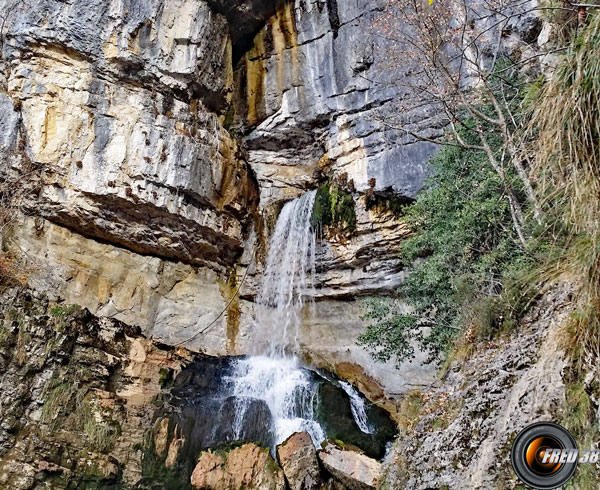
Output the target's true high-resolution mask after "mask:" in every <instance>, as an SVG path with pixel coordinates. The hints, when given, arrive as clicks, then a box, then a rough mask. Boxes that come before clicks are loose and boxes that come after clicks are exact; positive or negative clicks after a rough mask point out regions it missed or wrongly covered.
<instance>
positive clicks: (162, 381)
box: [158, 368, 173, 390]
mask: <svg viewBox="0 0 600 490" xmlns="http://www.w3.org/2000/svg"><path fill="white" fill-rule="evenodd" d="M159 375H160V377H159V379H158V384H159V385H160V387H161V389H163V390H164V389H167V388H169V387H170V386H171V385H172V384H173V370H172V369H169V368H160V371H159Z"/></svg>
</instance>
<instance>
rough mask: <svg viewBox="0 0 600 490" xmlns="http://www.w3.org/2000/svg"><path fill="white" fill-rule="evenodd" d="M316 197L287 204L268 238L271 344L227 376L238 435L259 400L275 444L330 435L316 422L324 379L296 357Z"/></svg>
mask: <svg viewBox="0 0 600 490" xmlns="http://www.w3.org/2000/svg"><path fill="white" fill-rule="evenodd" d="M315 197H316V191H311V192H307V193H305V194H304V195H302V196H301V197H299V198H297V199H294V200H293V201H290V202H288V203H286V204H285V205H284V207H283V209H282V210H281V213H280V215H279V218H278V220H277V223H276V225H275V230H274V232H273V235H272V237H271V240H270V242H269V250H268V255H267V259H266V264H265V270H264V274H263V278H262V283H261V289H260V292H259V294H258V295H257V298H256V322H257V327H258V328H257V329H258V330H259V331H262V332H263V333H264V334H265V337H266V338H265V341H266V342H265V345H266V348H263V349H262V351H259V352H257V355H255V356H251V357H248V358H244V359H239V360H237V361H236V364H235V366H234V369H233V372H232V374H231V376H229V377H228V380H227V381H228V383H229V385H230V386H231V387H232V390H233V394H234V396H235V418H234V421H233V437H235V438H237V439H240V438H241V437H242V434H243V430H244V420H245V416H246V414H247V411H248V410H249V407H250V406H251V405H252V403H253V402H256V401H257V400H258V401H260V402H261V403H264V404H265V405H266V406H267V407H268V409H269V412H270V414H271V417H272V420H273V422H272V423H273V428H272V430H273V434H274V439H275V441H274V445H275V446H276V445H278V444H281V443H282V442H283V441H285V439H287V438H288V437H289V436H290V435H292V434H293V433H294V432H299V431H306V432H308V433H309V434H310V435H311V437H312V439H313V442H314V444H315V446H317V447H319V446H320V444H321V443H322V442H323V441H324V440H325V437H326V435H325V431H324V430H323V427H321V425H320V424H319V422H318V421H317V419H318V417H317V409H318V403H319V383H317V382H315V379H314V378H315V373H314V372H312V371H310V370H308V369H306V368H304V367H302V366H301V364H300V361H299V359H298V357H297V354H298V351H299V338H298V337H299V332H300V325H301V315H302V309H303V306H304V304H305V301H306V300H307V299H309V298H310V299H312V298H313V297H314V291H313V287H314V277H315V247H316V233H315V231H314V230H313V228H312V226H311V218H312V212H313V205H314V202H315ZM342 388H343V389H344V391H346V393H347V394H348V396H349V397H350V403H351V409H352V415H353V417H354V419H355V422H356V424H357V426H358V427H359V428H360V430H362V431H363V432H364V433H368V434H370V433H371V430H370V428H369V425H368V420H367V415H366V410H365V404H364V400H363V399H362V398H361V397H360V395H359V394H358V393H357V392H356V391H355V390H354V388H352V386H351V385H348V384H345V385H344V384H342ZM272 449H274V447H273V448H272Z"/></svg>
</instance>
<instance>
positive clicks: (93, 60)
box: [0, 0, 564, 489]
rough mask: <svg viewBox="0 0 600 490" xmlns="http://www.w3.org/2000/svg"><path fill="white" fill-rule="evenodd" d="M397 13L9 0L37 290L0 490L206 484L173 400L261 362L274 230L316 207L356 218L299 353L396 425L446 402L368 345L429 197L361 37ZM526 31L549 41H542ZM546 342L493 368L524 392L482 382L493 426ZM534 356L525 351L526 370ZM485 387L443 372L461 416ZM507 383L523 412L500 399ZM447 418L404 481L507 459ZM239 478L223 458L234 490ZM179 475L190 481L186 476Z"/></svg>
mask: <svg viewBox="0 0 600 490" xmlns="http://www.w3.org/2000/svg"><path fill="white" fill-rule="evenodd" d="M384 5H385V2H384V1H379V0H376V1H373V0H356V1H344V2H342V1H341V0H315V1H309V0H279V1H277V0H231V1H226V0H173V1H170V2H165V1H162V0H150V1H146V0H111V1H110V2H106V1H103V0H85V1H83V0H70V1H68V2H66V1H63V0H42V1H33V0H0V11H3V12H6V14H5V16H4V17H2V18H0V20H1V21H2V24H1V28H0V29H1V30H0V38H1V45H0V49H1V53H0V54H1V58H0V67H1V71H0V165H1V168H0V178H1V179H2V182H10V183H11V186H12V187H14V190H15V194H16V198H17V200H16V203H17V208H18V209H17V211H18V212H17V213H16V214H15V215H14V216H10V219H9V220H8V221H7V222H6V223H2V224H1V228H0V238H1V240H2V250H3V252H4V253H6V254H7V256H10V257H11V260H15V261H16V263H17V264H18V267H19V268H20V272H22V277H21V279H22V280H21V284H20V285H19V289H15V288H13V287H12V286H14V284H11V285H10V286H11V287H10V288H9V287H8V286H9V285H7V284H3V285H0V287H2V291H3V294H4V296H3V297H2V301H1V302H0V303H1V304H0V317H1V318H2V324H1V325H0V328H1V330H0V368H2V371H3V372H4V373H5V375H4V376H3V378H2V381H1V382H0V390H1V391H0V408H1V409H2V410H1V411H2V416H1V417H0V422H1V424H0V445H1V446H0V478H1V479H0V486H2V485H4V486H7V488H19V489H21V488H23V489H26V488H36V489H37V488H140V489H142V488H162V487H156V486H154V487H153V486H152V485H153V479H154V478H155V477H157V474H158V473H160V478H163V479H166V480H169V481H170V482H171V484H173V485H180V484H182V483H181V481H184V480H185V481H186V484H188V483H189V478H188V476H189V475H188V473H189V474H191V473H192V470H193V469H194V468H193V464H194V463H195V461H193V459H194V458H195V456H196V454H195V453H194V452H193V450H192V449H190V450H189V451H190V452H189V453H187V452H186V451H187V450H188V448H189V447H190V446H189V444H190V443H189V438H188V439H186V437H187V436H186V433H185V431H184V430H183V428H182V426H180V425H177V424H174V423H173V420H172V419H169V417H167V416H166V415H165V413H166V411H168V409H170V408H172V407H170V408H169V407H168V406H167V405H168V404H166V403H165V400H166V399H167V398H168V396H167V394H168V386H167V385H168V384H169V383H170V382H171V381H172V378H173V377H174V376H175V375H176V374H177V373H179V372H180V371H182V370H183V369H184V368H185V367H186V366H187V365H189V364H190V363H191V362H192V361H195V360H198V359H201V357H200V356H199V355H201V354H206V355H209V356H227V355H243V354H246V353H248V352H250V351H251V347H252V346H253V345H254V344H255V343H256V342H257V338H259V336H258V335H257V329H260V325H256V322H255V321H254V319H255V312H254V299H255V296H256V294H257V288H258V285H259V278H260V273H261V272H262V267H263V262H264V258H265V253H266V243H267V240H268V237H269V234H270V232H271V229H272V226H273V223H274V221H275V218H276V216H277V213H278V212H279V210H280V209H281V206H282V205H283V203H284V202H285V201H287V200H290V199H292V198H295V197H297V196H299V195H300V194H302V193H304V192H305V191H307V190H310V189H315V188H322V187H325V188H326V189H327V192H332V193H333V192H337V193H343V195H344V196H346V197H347V198H348V200H347V205H348V207H349V208H351V213H352V215H353V220H352V226H351V227H350V226H349V227H347V229H339V230H338V229H335V227H333V226H332V227H330V228H327V229H325V230H324V232H323V234H322V236H320V237H319V251H318V264H319V267H318V273H317V278H316V280H317V287H316V297H315V305H314V309H312V310H311V311H306V314H305V315H304V318H303V324H302V330H301V335H300V339H299V340H300V345H301V348H302V355H303V356H304V358H305V359H306V360H308V361H310V362H311V363H312V364H313V365H314V366H316V367H324V368H327V369H329V370H331V371H333V372H334V373H336V374H337V375H338V376H340V377H342V378H345V379H348V380H350V381H352V383H353V384H354V385H355V386H357V387H358V388H359V389H360V390H361V391H362V392H363V393H365V394H366V395H367V396H368V397H369V398H370V399H371V400H372V401H373V402H376V403H377V404H378V405H380V406H383V407H384V408H386V409H387V410H388V411H390V412H391V413H392V414H393V415H394V416H396V417H400V416H401V406H402V403H403V402H402V396H403V395H404V394H405V393H406V392H407V390H409V389H410V388H411V387H413V386H414V385H431V383H432V382H434V381H435V368H434V367H433V366H430V365H422V364H421V362H420V361H422V359H421V357H420V355H418V356H417V358H416V359H415V361H414V362H412V363H404V364H403V365H402V366H400V369H399V370H396V369H395V367H394V365H393V364H392V363H376V362H374V361H373V360H372V359H371V358H370V357H369V355H368V354H367V353H366V352H365V351H364V350H363V349H362V348H360V347H358V346H357V345H356V339H357V337H358V336H359V334H360V333H361V332H362V331H363V327H364V325H363V321H362V320H361V315H362V309H361V303H360V301H361V298H363V297H364V296H367V295H371V294H379V293H389V292H392V291H394V290H395V289H396V288H397V287H398V286H399V285H400V284H401V283H402V281H403V279H404V277H405V271H404V268H403V264H402V263H401V261H400V259H399V258H398V252H399V251H400V249H401V246H402V240H403V238H405V237H406V236H407V235H408V234H409V233H410V230H408V229H407V227H406V226H405V225H404V224H403V223H402V221H401V219H400V218H399V217H398V213H397V212H395V210H397V206H401V205H403V204H405V203H406V202H409V201H410V200H411V199H413V198H414V197H415V195H416V194H417V193H418V192H419V190H420V189H421V188H422V185H423V182H424V179H425V178H426V177H427V175H428V169H427V161H428V160H429V159H430V158H431V156H432V155H433V154H434V153H435V151H436V147H435V145H433V144H432V143H429V142H424V141H419V140H417V139H415V138H414V137H409V136H407V135H403V136H399V135H398V133H397V132H394V131H392V130H390V128H389V127H388V126H387V125H386V124H385V118H386V115H387V114H389V112H390V111H393V110H394V105H393V103H394V101H395V100H396V99H397V98H399V97H403V96H404V95H405V94H403V93H402V90H401V89H400V88H399V87H398V86H390V85H389V84H381V83H377V82H376V81H374V80H375V79H376V78H377V76H378V71H377V70H381V69H382V67H384V66H385V60H384V59H381V52H382V51H381V50H380V49H375V48H376V43H377V42H378V41H377V39H376V38H370V37H369V36H366V34H365V33H367V32H368V31H369V29H370V26H371V25H372V22H373V19H374V17H375V16H377V15H378V13H379V12H380V11H381V10H382V9H383V8H384ZM525 24H527V23H524V25H525ZM527 26H529V27H527ZM517 27H518V28H522V29H523V30H524V34H523V35H524V36H525V35H528V34H529V33H530V32H531V31H536V32H538V31H539V29H538V28H539V25H538V23H536V22H534V23H533V24H532V25H529V24H527V25H525V26H517ZM517 27H515V30H518V29H517ZM538 33H539V32H538ZM517 37H518V36H517ZM409 68H410V67H402V69H401V70H400V72H399V73H396V74H395V75H396V76H400V75H402V74H403V72H402V70H408V69H409ZM402 117H404V118H405V120H406V122H407V123H410V124H411V125H412V127H413V128H415V131H416V132H418V133H419V134H423V135H425V136H436V135H439V134H440V132H441V131H442V127H443V124H442V121H440V118H439V116H438V115H437V114H433V113H432V111H431V110H429V109H428V108H427V107H425V108H422V109H420V110H415V111H413V112H410V113H407V114H403V115H402ZM342 228H343V227H342ZM563 299H564V298H563ZM70 305H78V306H76V307H70ZM70 308H71V309H70ZM557 309H558V307H557ZM542 323H543V322H541V321H540V320H536V321H532V327H531V332H529V333H527V334H523V335H522V336H521V337H518V338H516V339H513V340H512V341H511V342H512V343H510V344H508V346H505V347H504V349H505V351H501V352H500V353H499V354H497V355H496V356H495V357H494V355H495V354H494V353H492V352H490V353H486V354H485V355H486V356H487V355H488V354H489V357H493V358H494V362H495V363H496V364H497V365H498V369H499V370H502V371H503V372H506V373H507V374H506V376H503V377H500V378H498V379H497V378H496V377H494V381H493V382H492V381H490V378H491V375H490V378H485V377H484V376H483V377H481V378H478V382H481V383H488V382H489V384H490V387H491V388H490V390H487V392H486V396H487V395H489V396H488V397H487V398H486V399H485V402H486V403H487V405H486V407H487V408H490V410H501V409H514V408H515V403H514V402H515V400H514V398H515V397H518V396H519V394H520V393H521V392H522V388H523V387H522V386H517V385H518V383H519V381H518V379H525V378H518V377H517V376H516V375H515V374H514V372H513V371H515V370H517V369H521V368H522V365H523V363H526V364H527V365H532V366H533V367H531V368H528V369H537V368H536V367H535V365H534V361H533V360H532V359H533V357H535V354H536V352H537V351H536V349H537V348H538V346H539V344H540V343H541V342H542V341H543V339H544V338H545V337H544V336H545V335H546V333H545V332H546V330H547V325H545V324H542ZM205 327H209V328H207V329H206V330H205ZM534 341H535V342H534ZM521 342H529V343H530V347H531V352H529V351H527V352H524V353H519V354H518V355H516V354H515V351H517V350H518V345H519V344H520V343H521ZM182 347H183V348H182ZM493 354H494V355H493ZM484 357H485V356H484V355H483V354H482V358H481V359H479V358H478V359H476V360H474V361H473V362H474V363H476V362H488V358H487V357H485V358H484ZM466 369H473V370H475V369H476V368H474V367H473V366H471V365H469V366H467V368H466ZM468 375H469V373H467V374H463V373H458V374H457V373H455V372H454V371H453V372H451V373H450V374H449V380H450V381H449V383H451V385H452V386H453V389H454V388H455V391H456V398H457V400H459V399H460V400H462V398H465V397H467V395H468V396H469V397H471V395H472V394H473V392H477V393H479V391H480V389H479V388H478V387H477V386H472V385H469V384H467V385H466V386H463V385H464V380H465V378H466V377H467V376H468ZM79 377H81V380H79ZM522 382H523V383H524V382H525V381H522ZM502 383H505V385H506V386H508V387H509V388H510V389H511V390H512V391H507V393H508V394H502V395H500V394H499V393H497V392H495V391H493V390H500V389H501V388H502V389H504V388H505V387H506V386H505V385H502ZM515 383H516V384H515ZM499 384H500V385H501V386H500V385H499ZM486 386H487V385H486ZM478 390H479V391H478ZM519 390H520V391H519ZM495 394H497V395H498V396H497V397H496V398H494V396H495ZM438 395H439V396H441V395H440V394H439V393H436V392H435V391H434V392H433V394H432V397H433V398H434V399H435V398H436V397H437V396H438ZM556 396H557V397H558V396H559V394H558V395H556ZM490 397H492V398H494V399H493V400H491V399H488V398H490ZM473 399H474V400H478V398H476V397H475V398H473ZM435 403H437V402H435ZM440 403H441V402H440ZM448 403H454V402H453V400H449V401H448V400H445V399H444V400H443V404H446V405H444V407H445V406H447V404H448ZM474 403H475V404H477V403H478V402H474ZM448 406H453V405H448ZM440 407H441V405H440ZM440 407H437V408H439V410H440V414H441V415H440V416H443V417H445V419H444V420H445V421H447V423H448V424H449V425H450V424H455V426H454V427H453V428H452V431H445V432H443V433H442V434H441V435H438V434H435V437H433V440H425V441H421V440H420V439H417V438H411V437H410V436H407V437H405V438H404V439H403V440H402V441H401V444H402V445H403V446H399V447H403V448H404V447H405V448H407V449H406V450H411V451H412V452H413V453H414V454H413V456H412V458H413V459H411V460H410V461H407V464H409V465H413V466H414V464H416V463H415V461H416V458H418V457H420V455H423V454H425V453H427V452H428V451H430V450H438V449H439V446H440V445H442V444H444V443H447V442H448V441H451V440H452V439H453V434H454V433H455V432H453V431H455V430H456V431H458V430H460V431H463V432H465V431H468V430H470V431H471V432H472V433H475V431H477V437H478V438H479V439H481V441H482V443H486V442H487V443H489V446H490V447H491V445H492V443H491V442H489V439H490V438H491V437H492V436H493V435H492V432H491V431H492V429H491V428H490V427H489V426H488V425H489V424H488V425H486V423H485V421H484V420H483V421H479V422H478V420H479V418H483V417H479V415H481V414H478V413H477V407H471V406H470V405H469V406H468V407H459V408H460V410H459V408H457V409H456V413H452V414H450V415H447V414H446V412H443V413H442V411H443V410H444V407H441V408H440ZM220 408H222V407H220ZM220 408H219V409H220ZM536 409H537V408H536V405H533V408H531V410H536ZM490 413H491V412H489V413H487V414H485V415H490ZM168 415H170V413H169V414H168ZM477 417H479V418H477ZM451 419H452V420H451ZM505 422H506V421H505V420H502V419H501V418H500V416H498V417H496V418H495V419H493V423H495V424H496V425H498V426H500V425H502V424H503V423H505ZM427 423H428V421H427V420H425V421H423V422H421V424H422V426H423V427H424V428H426V426H427ZM444 423H446V422H444ZM491 423H492V422H490V424H491ZM477 424H478V425H477ZM475 425H477V426H475ZM424 430H425V429H424ZM425 432H426V431H425ZM57 434H60V437H61V439H60V441H58V442H57V441H55V439H54V438H56V437H57ZM438 436H439V437H438ZM474 437H475V436H474ZM90 441H92V442H93V444H92V445H90ZM186 441H187V442H186ZM504 442H505V441H503V443H504ZM463 446H464V444H463ZM65 447H67V448H68V449H64V448H65ZM182 448H185V450H183V449H182ZM193 449H194V450H195V449H198V448H193ZM496 449H497V448H496V447H494V451H495V450H496ZM245 451H251V452H253V453H256V454H257V455H258V456H257V457H259V459H260V461H261V465H262V466H261V472H262V469H263V468H267V466H268V465H269V464H270V461H271V460H270V459H269V458H268V456H267V455H266V454H265V451H261V450H260V449H258V448H255V447H252V448H250V449H248V448H246V450H245ZM490 451H491V449H490ZM238 453H241V454H244V451H238ZM401 453H402V450H401V449H397V450H396V453H395V456H397V457H398V458H399V457H400V454H401ZM207 454H208V453H207ZM211 454H212V453H211ZM489 454H490V453H486V457H488V456H489ZM228 457H229V456H228ZM186 458H187V459H186ZM219 458H220V459H219ZM224 458H225V456H218V457H216V456H214V457H213V456H211V455H209V456H206V458H205V459H206V464H207V465H212V466H211V468H212V469H216V470H217V472H219V471H220V470H219V468H220V466H219V465H222V464H223V462H224V461H225V460H227V458H225V459H224ZM234 459H235V458H234ZM447 459H448V461H449V462H448V464H454V461H455V460H456V458H454V455H448V458H447ZM183 460H185V462H184V463H181V464H182V465H184V466H185V471H187V472H188V473H185V471H183V470H182V473H181V474H182V475H185V477H186V478H184V479H183V480H182V479H181V478H183V477H182V476H181V475H178V474H177V473H178V471H175V470H173V468H174V467H175V461H183ZM478 461H479V460H478ZM171 463H173V464H171ZM170 464H171V466H169V465H170ZM456 464H463V463H461V462H460V461H458V463H456ZM477 464H478V465H479V466H477V468H474V467H473V466H468V467H467V468H466V469H465V470H464V473H465V474H466V473H469V472H470V471H471V470H473V471H474V470H477V472H478V473H476V476H473V478H474V479H477V478H479V479H478V480H477V483H478V484H479V483H480V482H483V483H481V484H482V485H484V486H483V487H482V488H485V485H488V484H489V481H488V480H487V479H486V478H488V477H487V476H486V477H485V478H484V476H482V475H483V474H484V473H485V472H486V471H488V469H489V467H490V464H491V463H490V460H489V458H488V459H481V460H480V461H479V462H478V463H477ZM190 465H192V466H190ZM255 469H256V468H254V469H253V470H252V471H254V470H255ZM267 469H268V468H267ZM271 469H272V468H271ZM447 469H448V468H446V470H447ZM178 470H179V467H178ZM397 470H398V468H397V467H392V466H390V464H388V468H387V477H388V478H393V479H394V481H395V482H396V483H398V482H404V483H406V485H408V488H444V487H443V485H447V484H449V483H448V482H450V480H451V478H450V476H448V473H447V471H446V472H444V471H441V470H439V468H433V469H431V471H429V470H427V471H425V472H423V474H419V475H418V476H415V475H412V476H410V477H406V475H405V474H400V473H401V472H400V473H398V471H397ZM438 470H439V471H438ZM265 471H266V470H265ZM279 471H280V470H279V469H277V471H276V472H275V477H273V478H275V480H276V485H275V487H276V488H280V487H283V486H284V483H283V477H282V476H281V474H280V472H279ZM165 472H166V473H165ZM220 472H221V473H223V471H220ZM261 474H262V473H261ZM230 476H231V475H229V476H227V478H229V477H230ZM267 476H268V478H271V477H272V475H270V476H269V475H267ZM267 476H265V478H267ZM405 477H406V478H405ZM231 478H233V477H231ZM268 478H267V479H268ZM411 478H412V479H411ZM197 480H198V481H204V480H202V478H201V476H198V478H197ZM161 481H162V480H161ZM232 481H233V480H232ZM235 481H236V483H237V480H235ZM82 482H83V483H82ZM398 484H399V483H398ZM69 485H71V486H69ZM86 485H87V486H86ZM134 485H137V486H134ZM336 485H338V484H337V483H335V484H334V483H330V488H341V487H339V486H336ZM177 488H180V487H177ZM398 488H402V487H398Z"/></svg>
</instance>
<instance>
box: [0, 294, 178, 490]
mask: <svg viewBox="0 0 600 490" xmlns="http://www.w3.org/2000/svg"><path fill="white" fill-rule="evenodd" d="M0 325H1V327H0V370H1V371H2V373H3V374H2V377H1V379H0V486H1V487H2V488H11V489H14V490H20V489H23V490H25V489H30V488H35V487H36V486H39V485H44V488H55V489H64V488H72V487H76V486H77V485H80V484H81V482H85V481H96V482H97V484H98V485H99V486H100V487H102V488H111V487H113V486H116V485H121V486H125V485H127V484H130V485H133V484H134V483H135V482H137V481H139V480H140V479H141V478H142V474H143V462H142V460H143V452H142V450H141V449H135V447H136V445H137V446H139V447H140V448H141V447H143V445H144V433H145V430H146V429H147V428H148V427H151V426H152V418H153V412H154V411H155V410H156V409H157V408H158V406H159V405H158V404H155V400H156V398H157V396H158V395H159V394H160V393H161V392H162V389H161V376H162V373H164V372H167V371H169V370H170V371H171V372H173V373H175V372H177V371H179V370H180V369H181V367H182V366H183V365H185V364H186V363H187V362H188V360H189V358H186V357H184V356H180V355H177V354H176V353H175V352H174V351H164V350H160V349H158V348H157V347H155V346H154V345H153V344H152V343H151V342H150V341H148V340H147V339H145V338H144V337H142V336H141V335H140V333H139V330H138V329H135V328H132V327H128V326H127V325H126V324H123V323H121V322H117V321H114V320H109V319H99V318H97V317H93V316H92V315H91V314H90V313H89V312H88V311H86V310H82V309H80V308H76V307H67V306H61V305H52V304H49V303H48V300H47V299H46V298H45V297H44V296H42V295H38V294H37V293H34V292H31V291H25V292H18V291H15V290H8V291H3V293H2V295H1V297H0ZM168 449H169V452H171V453H174V452H175V448H168Z"/></svg>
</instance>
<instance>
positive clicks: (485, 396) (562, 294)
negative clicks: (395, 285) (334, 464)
mask: <svg viewBox="0 0 600 490" xmlns="http://www.w3.org/2000/svg"><path fill="white" fill-rule="evenodd" d="M572 295H573V288H572V286H570V285H569V284H561V285H558V286H557V287H556V288H555V289H554V290H553V291H551V292H550V293H548V294H546V295H545V296H544V297H543V298H542V299H541V300H540V301H539V303H538V304H537V305H536V306H535V307H534V308H533V310H532V312H531V314H530V316H529V318H528V319H527V323H526V325H525V326H524V328H523V329H521V330H520V331H519V332H518V333H516V334H514V335H513V336H512V337H511V338H510V339H509V341H497V342H494V343H492V345H490V346H489V348H488V349H482V351H481V352H479V353H478V354H477V355H476V356H474V357H473V358H472V359H470V360H469V361H467V362H466V363H464V364H463V365H460V364H458V363H455V364H454V365H453V366H451V367H450V371H449V372H448V375H447V377H446V378H445V380H444V381H443V383H441V384H440V386H439V387H437V388H435V389H433V390H432V391H431V392H428V393H424V394H423V396H424V400H426V402H425V403H424V404H423V407H422V410H421V416H420V419H419V420H418V422H417V423H416V425H415V426H414V428H413V429H412V430H411V431H409V432H406V433H405V434H403V435H402V436H401V437H400V439H399V441H398V443H397V445H396V446H395V449H394V451H393V452H392V455H391V457H390V459H389V463H388V464H387V465H386V470H385V473H386V476H385V479H384V481H385V484H386V485H387V488H390V489H398V490H405V489H420V490H425V489H429V488H448V489H453V490H454V489H456V490H458V489H463V488H469V489H481V490H483V489H488V488H518V486H519V482H518V481H517V479H516V477H515V475H514V473H513V472H512V471H511V468H510V464H509V458H508V454H509V452H510V447H511V444H512V440H513V439H514V436H516V434H517V433H518V432H519V431H520V430H521V429H523V428H524V427H525V426H527V425H529V424H531V423H533V422H538V421H546V420H547V421H554V420H556V416H557V414H558V413H560V412H561V410H568V411H569V412H572V410H573V407H565V382H564V379H563V376H564V371H565V366H566V364H567V361H566V360H565V356H564V353H563V352H561V348H560V345H559V338H560V334H559V330H560V328H561V325H563V324H564V323H563V322H564V321H565V319H566V318H567V317H568V316H569V315H570V314H571V312H572V308H573V305H572V303H571V297H572Z"/></svg>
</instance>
